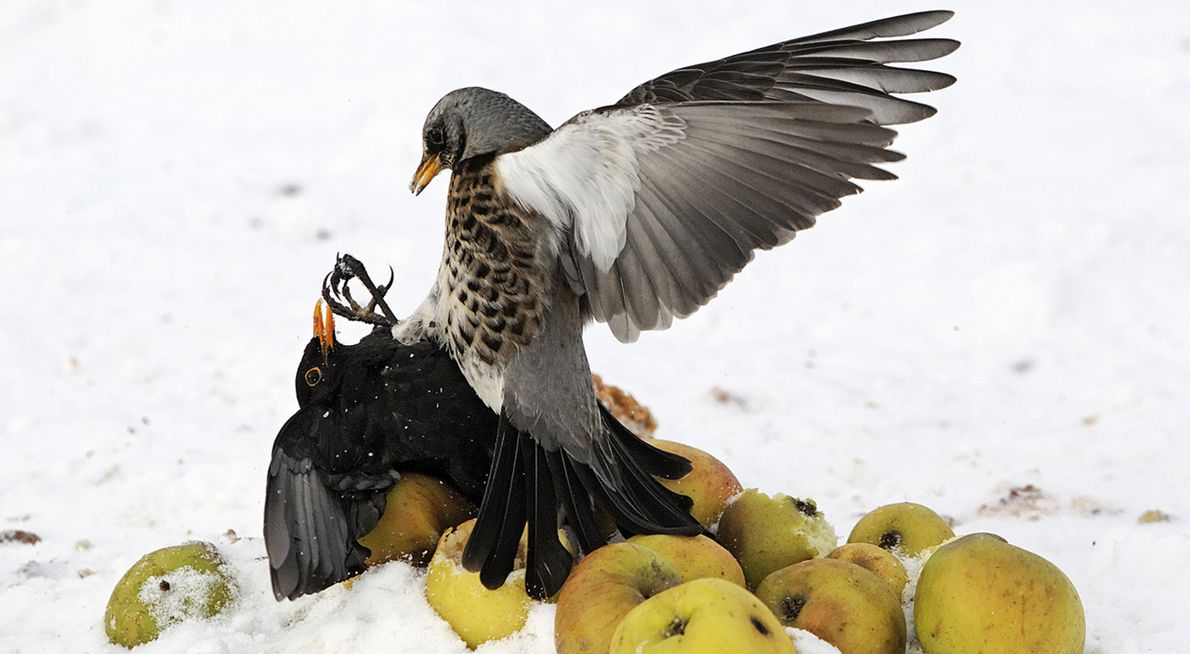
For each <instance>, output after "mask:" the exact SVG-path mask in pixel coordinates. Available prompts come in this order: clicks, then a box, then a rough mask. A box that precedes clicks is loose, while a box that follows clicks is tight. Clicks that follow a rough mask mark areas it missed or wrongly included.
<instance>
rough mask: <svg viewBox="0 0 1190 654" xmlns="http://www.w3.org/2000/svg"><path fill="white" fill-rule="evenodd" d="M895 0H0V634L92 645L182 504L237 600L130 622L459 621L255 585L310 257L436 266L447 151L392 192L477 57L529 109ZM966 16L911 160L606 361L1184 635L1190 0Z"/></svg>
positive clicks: (700, 431) (369, 595) (245, 626)
mask: <svg viewBox="0 0 1190 654" xmlns="http://www.w3.org/2000/svg"><path fill="white" fill-rule="evenodd" d="M895 5H896V6H895V7H894V6H890V3H887V2H878V1H876V0H863V1H861V2H852V3H847V4H846V5H845V6H844V5H840V4H839V3H822V2H804V1H801V0H798V1H796V2H785V3H772V4H771V5H770V6H755V7H754V6H749V9H748V11H747V12H743V11H740V10H739V9H738V5H735V4H732V3H710V2H697V3H696V2H683V3H680V4H678V3H638V2H627V1H616V2H605V3H587V4H578V5H574V6H571V5H552V4H546V3H540V4H535V5H534V4H522V3H511V2H505V3H500V4H499V5H495V6H486V5H485V6H484V8H482V9H481V8H480V7H479V6H477V5H472V4H464V3H456V4H448V5H444V4H442V3H437V4H427V3H396V2H392V3H388V2H376V3H371V4H357V3H330V2H298V3H285V4H283V5H273V6H270V5H267V4H252V5H247V4H244V3H236V2H227V1H222V2H203V3H177V2H168V1H163V2H156V3H107V2H97V1H88V0H44V1H38V0H28V1H24V2H22V1H17V2H6V3H3V4H0V281H3V283H4V287H5V288H6V289H8V290H9V291H10V292H12V293H13V294H12V295H10V296H9V300H8V301H7V302H6V303H5V304H6V306H5V307H4V309H3V310H2V315H3V318H2V319H0V360H2V361H4V362H5V364H6V374H5V375H4V378H5V381H4V383H3V385H2V386H0V388H2V390H3V397H4V406H5V410H4V412H3V415H2V416H0V443H2V444H3V449H2V453H3V456H0V479H3V483H2V484H0V531H3V530H8V529H22V530H26V531H30V532H33V533H36V534H37V535H39V536H40V537H41V538H42V541H41V542H40V543H38V544H34V545H28V544H24V543H19V542H10V543H2V544H0V652H6V653H7V652H44V651H70V652H110V651H119V650H118V648H116V647H114V646H110V645H108V644H107V643H106V640H105V638H104V635H103V625H102V616H103V608H104V604H105V602H106V601H107V597H108V594H109V593H110V591H111V589H112V587H113V586H114V585H115V583H116V581H117V580H118V579H119V577H120V576H121V575H122V574H123V572H124V571H125V570H126V569H127V568H128V567H129V566H130V565H131V564H132V563H133V562H134V561H136V560H137V559H138V558H139V557H140V556H141V555H142V554H144V553H145V552H148V551H150V550H152V549H155V548H158V547H162V546H166V545H173V544H177V543H180V542H182V541H185V540H188V539H202V540H209V541H212V542H215V543H216V544H217V545H218V546H219V548H220V551H221V552H222V553H223V555H224V556H225V557H226V558H228V560H229V563H230V566H231V568H232V571H233V573H234V575H235V577H236V579H237V584H238V585H239V588H240V594H239V597H238V599H237V601H236V603H235V604H234V605H233V606H232V607H231V608H230V609H229V610H228V611H227V612H226V613H225V614H224V615H222V616H220V617H218V618H216V619H214V620H211V621H198V622H187V623H184V624H181V625H179V626H177V627H175V628H173V629H171V630H170V631H168V632H166V633H165V634H164V635H163V636H162V638H161V639H160V640H158V641H156V642H154V643H152V644H150V645H147V646H145V647H143V648H142V649H141V650H139V651H143V652H145V653H146V654H149V653H153V652H191V653H194V654H207V653H219V652H241V651H262V652H288V651H312V652H341V651H371V650H380V649H383V650H384V651H389V652H419V653H421V652H446V653H449V652H464V651H465V648H464V646H463V645H462V643H461V642H460V641H459V640H457V639H456V638H455V637H454V636H453V634H452V632H451V631H450V629H449V628H448V627H447V626H446V625H445V624H444V623H443V622H441V621H440V620H438V619H437V618H436V617H435V615H434V614H433V612H432V611H431V609H430V608H429V607H428V605H427V604H426V603H425V601H424V599H423V597H422V595H421V589H420V584H421V583H422V580H423V573H421V572H419V571H415V570H414V569H412V568H410V567H408V566H405V565H400V564H395V565H389V566H385V567H383V568H381V569H378V570H375V571H372V572H369V573H368V574H366V575H364V576H363V578H361V579H360V580H359V582H358V583H356V584H355V585H354V587H353V588H352V589H351V590H346V589H344V588H341V587H338V588H333V589H330V590H328V591H326V592H324V593H321V594H319V595H317V596H315V597H309V598H303V599H301V600H299V601H296V602H292V603H291V602H285V603H277V602H274V601H273V599H272V595H271V592H270V591H269V585H268V578H267V577H268V575H267V566H266V564H265V561H264V560H263V557H264V548H263V544H262V542H261V540H260V538H259V533H260V520H261V511H262V497H263V490H264V478H265V470H266V466H267V464H268V459H269V448H270V445H271V442H272V439H273V437H274V435H275V434H276V431H277V429H278V428H279V427H280V425H281V424H282V422H283V421H284V419H285V418H286V417H288V415H289V414H290V412H291V411H292V410H293V408H294V406H295V403H294V399H293V395H292V384H293V374H294V370H293V368H294V366H295V365H296V363H297V361H298V359H299V357H300V354H301V351H302V348H303V347H304V345H305V343H306V341H307V340H308V339H309V338H310V332H309V329H310V328H309V315H310V311H311V308H312V304H313V302H314V299H315V295H316V292H317V289H318V287H319V284H320V282H321V280H322V276H323V275H324V274H325V273H326V272H327V271H328V270H329V269H330V266H331V264H332V263H333V260H334V253H335V252H336V251H348V252H351V253H353V254H354V255H356V256H357V257H359V258H360V259H361V260H363V261H364V262H365V263H367V264H368V265H370V266H371V267H372V268H373V269H374V270H376V269H381V270H382V269H383V266H384V265H385V264H389V263H391V264H392V266H393V267H394V269H395V271H396V278H397V289H396V291H394V296H396V297H395V298H393V299H394V300H395V304H396V305H397V306H395V307H394V308H395V309H397V310H398V312H399V313H406V312H408V311H409V310H411V309H412V308H413V307H414V306H416V304H417V303H418V302H419V301H420V299H421V298H422V296H423V294H424V293H425V291H426V289H427V288H428V287H429V284H430V282H431V280H432V279H433V276H434V272H435V269H436V266H437V262H438V256H439V252H440V251H439V248H440V244H441V240H440V239H441V232H442V226H441V212H442V206H443V201H442V197H443V193H444V187H445V181H444V180H443V181H437V182H435V183H434V184H433V185H431V187H430V188H429V189H427V191H426V192H425V193H423V194H422V196H421V197H419V198H416V199H415V198H413V197H412V196H410V195H409V193H408V192H407V190H406V185H407V183H408V179H409V177H410V175H411V174H412V171H413V168H414V167H415V166H416V163H417V160H418V157H419V155H420V151H419V143H418V138H419V129H420V126H421V122H422V119H423V117H424V114H425V112H426V111H427V110H428V109H429V108H430V107H431V106H432V105H433V103H434V102H435V101H436V100H437V99H438V97H440V96H441V95H442V94H443V93H444V92H446V91H448V90H450V89H452V88H456V87H460V86H465V85H470V84H482V85H485V86H489V87H492V88H495V89H499V90H502V91H505V92H507V93H509V94H510V95H512V96H513V97H515V98H518V99H519V100H521V101H522V102H524V103H525V104H527V105H528V106H530V107H533V108H535V109H536V110H538V111H539V112H540V113H541V114H542V116H543V117H545V118H546V119H547V120H549V121H550V122H551V123H553V124H558V123H559V122H561V121H562V120H564V119H566V118H567V117H569V116H570V115H571V114H573V113H575V112H577V111H579V110H582V109H586V108H590V107H594V106H599V105H601V104H606V103H607V102H609V101H612V100H614V99H615V98H618V97H620V95H622V94H623V93H624V92H626V91H627V90H628V89H629V88H631V87H632V86H634V85H635V84H636V83H638V82H640V81H642V80H644V79H647V78H648V77H650V76H652V75H654V74H657V73H661V72H663V71H666V70H669V69H672V68H675V67H677V66H680V65H683V64H687V63H691V62H697V61H705V60H707V59H710V58H714V57H718V56H722V55H725V54H729V53H732V52H738V51H741V50H745V49H748V48H752V47H756V46H759V45H762V44H765V43H770V42H773V41H776V40H779V39H781V38H787V37H789V36H793V35H801V34H805V33H809V32H815V31H820V30H825V29H829V28H834V27H838V26H843V25H847V24H851V23H854V22H859V21H863V20H868V19H873V18H877V17H881V16H885V15H889V14H893V13H898V12H903V11H911V10H919V9H927V8H935V7H934V6H932V5H929V4H925V3H922V2H917V1H912V2H898V3H895ZM563 7H565V8H563ZM958 9H959V14H958V16H957V17H956V18H955V19H954V20H953V21H951V22H950V23H949V24H947V25H945V26H943V27H942V28H940V29H938V30H936V32H937V33H938V35H944V36H952V37H955V38H959V39H961V40H962V41H963V42H964V45H963V48H962V49H960V50H959V51H958V52H956V53H955V54H954V55H951V56H950V57H948V58H947V59H945V60H943V62H941V63H940V64H938V68H940V69H942V70H946V71H947V72H951V73H954V74H956V75H957V76H958V77H959V79H960V81H959V83H958V84H957V85H956V86H954V87H953V88H951V89H948V90H946V91H944V92H941V93H937V94H933V95H932V96H930V97H929V98H928V99H927V101H928V102H930V103H931V104H934V105H935V106H937V107H938V108H939V113H938V115H937V116H935V117H934V118H931V119H930V120H928V121H926V122H925V123H922V124H920V125H913V126H907V127H905V128H903V129H902V130H901V132H902V136H901V138H900V139H899V140H898V143H897V147H898V149H900V150H901V151H903V152H905V153H907V154H908V155H909V158H908V160H907V161H905V162H903V163H900V164H897V165H895V167H894V170H895V172H896V173H897V174H898V175H900V177H901V179H900V180H899V181H897V182H893V183H872V184H869V185H868V187H869V188H868V192H867V193H865V194H863V195H862V196H859V197H855V198H850V199H848V200H847V201H846V202H845V204H844V206H843V208H842V209H840V210H838V211H835V212H833V213H832V214H830V215H828V216H825V217H824V218H823V219H822V220H821V222H820V224H819V226H818V227H817V228H815V229H813V230H810V231H809V232H806V233H805V234H803V235H801V236H799V237H798V239H797V241H796V242H795V243H793V244H791V245H789V246H787V247H784V248H781V249H779V250H776V251H773V252H769V253H765V254H762V255H761V256H759V257H758V258H757V260H756V261H755V262H754V263H753V264H752V265H751V266H750V267H749V268H748V269H747V270H745V271H744V272H743V273H742V274H741V275H740V276H739V277H738V278H737V280H736V281H735V282H733V283H732V284H731V285H729V286H728V287H727V288H726V289H725V290H724V291H723V292H722V293H721V294H720V297H719V298H717V299H716V300H715V301H714V302H712V303H711V304H710V305H709V306H708V307H707V308H706V309H704V310H702V311H700V312H699V313H698V314H696V315H695V316H693V317H692V318H690V319H688V320H685V321H682V322H680V323H678V324H677V325H675V326H674V327H673V328H672V329H670V330H669V331H667V332H664V333H655V334H645V335H644V336H643V337H642V338H641V340H640V341H639V342H638V343H636V344H634V345H631V346H624V345H620V344H618V343H616V342H615V340H614V339H613V338H612V337H611V335H610V333H608V332H607V330H606V329H604V328H602V327H601V328H597V329H592V330H591V331H590V332H589V335H588V348H589V353H590V357H591V359H592V362H593V366H594V368H595V370H596V371H598V372H600V373H602V374H603V375H604V378H605V379H607V380H608V381H609V382H611V383H615V384H619V385H622V386H624V387H626V388H627V389H629V390H630V391H632V392H633V393H635V394H636V395H637V397H639V398H641V399H642V400H643V401H644V402H645V404H647V405H649V406H650V407H651V408H652V409H653V410H654V412H655V413H656V415H657V416H658V418H659V421H660V425H661V427H660V431H659V436H661V437H663V438H671V439H677V440H682V441H686V442H688V443H690V444H692V445H695V446H697V447H701V448H703V449H707V450H709V451H711V452H712V453H714V454H715V455H716V456H718V457H719V458H720V459H722V460H723V461H724V462H725V463H727V464H728V465H729V466H731V467H732V468H733V469H734V470H735V472H736V473H737V475H738V476H739V477H740V478H741V479H742V480H743V481H744V483H745V485H748V486H757V487H760V488H761V489H762V490H764V491H766V492H769V493H773V492H786V493H790V494H794V495H798V496H809V497H813V498H814V499H815V500H817V502H818V505H819V506H820V507H821V508H822V510H823V511H824V512H825V513H826V516H827V519H828V520H830V521H831V522H832V523H833V524H834V525H835V527H836V529H837V530H838V531H839V533H846V532H847V531H848V530H849V529H850V527H851V526H852V525H853V524H854V522H855V521H856V520H857V519H858V517H859V516H860V515H861V514H862V513H863V512H865V511H867V510H869V509H871V508H874V507H875V506H878V505H880V504H885V503H889V502H895V501H902V500H912V501H917V502H921V503H924V504H927V505H929V506H931V507H933V508H935V509H936V510H938V511H940V512H941V513H943V514H945V515H948V516H950V517H952V518H953V519H954V520H955V523H956V531H958V532H959V533H970V532H975V531H993V532H997V533H999V534H1001V535H1003V536H1005V537H1006V538H1008V539H1009V540H1010V541H1011V542H1013V543H1015V544H1017V545H1019V546H1022V547H1024V548H1026V549H1029V550H1032V551H1035V552H1038V553H1040V554H1042V555H1043V556H1045V557H1047V558H1049V559H1050V560H1052V561H1054V562H1055V563H1056V564H1057V565H1058V566H1059V567H1061V568H1062V569H1063V570H1064V571H1065V572H1066V573H1067V574H1068V575H1069V576H1070V577H1071V579H1072V580H1073V581H1074V583H1075V585H1076V586H1077V588H1078V589H1079V591H1080V593H1081V594H1082V598H1083V602H1084V604H1085V606H1086V610H1087V616H1088V632H1089V634H1088V644H1087V651H1088V652H1096V653H1108V652H1111V653H1113V654H1116V653H1125V654H1126V653H1129V652H1145V651H1153V652H1170V651H1177V650H1180V649H1184V641H1185V638H1186V636H1187V629H1186V627H1185V619H1184V616H1185V609H1184V602H1183V601H1182V600H1181V593H1182V592H1184V589H1185V588H1186V587H1188V586H1190V535H1188V533H1187V531H1188V530H1187V527H1186V524H1187V523H1186V519H1187V516H1190V492H1188V491H1187V484H1186V482H1187V472H1186V467H1187V463H1188V462H1190V439H1188V438H1187V436H1190V434H1188V433H1187V429H1188V427H1187V424H1188V423H1190V421H1188V420H1187V417H1188V415H1190V414H1188V413H1187V409H1186V407H1187V400H1188V399H1190V398H1187V391H1186V387H1187V384H1188V382H1190V345H1188V342H1187V338H1188V337H1187V335H1188V334H1190V292H1188V291H1190V288H1188V287H1190V284H1188V282H1187V280H1190V232H1188V231H1187V228H1186V225H1187V219H1188V218H1190V215H1188V213H1187V202H1186V180H1187V179H1190V155H1188V154H1187V151H1188V148H1187V145H1188V144H1190V121H1187V120H1186V119H1185V112H1186V107H1187V106H1190V76H1188V75H1187V72H1186V71H1187V70H1190V6H1187V5H1186V4H1185V3H1183V2H1177V1H1173V0H1171V1H1166V2H1154V3H1148V4H1146V5H1145V8H1144V10H1143V11H1137V10H1130V9H1129V8H1128V6H1127V5H1124V4H1121V3H1085V2H1079V3H1076V2H1070V1H1063V2H1050V3H1043V4H1038V3H1026V2H1023V1H1015V2H1001V3H964V5H963V6H961V7H958ZM340 330H341V332H342V333H341V337H342V338H344V339H346V340H351V339H354V338H355V337H357V336H359V335H360V334H362V333H363V330H362V329H361V328H359V327H358V326H352V325H343V324H341V325H340ZM716 397H718V398H720V400H724V399H725V400H726V401H719V400H716V399H715V398H716ZM1029 484H1032V485H1033V486H1034V487H1035V488H1036V489H1039V490H1038V497H1037V498H1036V499H1035V500H1034V501H1032V503H1031V504H1030V505H1028V506H1025V507H1017V506H1015V504H1014V502H1015V500H1006V501H1005V502H1004V503H1001V500H1002V499H1005V498H1009V497H1010V496H1011V491H1012V489H1014V488H1015V489H1020V488H1024V487H1026V486H1028V485H1029ZM1150 509H1159V510H1161V511H1164V512H1166V513H1168V514H1169V515H1170V516H1172V520H1170V521H1168V522H1157V523H1150V524H1140V523H1139V522H1138V518H1139V517H1140V516H1141V514H1142V513H1144V512H1145V511H1147V510H1150ZM229 529H231V530H234V532H235V533H236V534H238V535H239V537H240V538H239V539H238V540H236V539H235V538H233V537H230V536H225V535H224V534H225V532H227V531H228V530H229ZM233 540H234V542H232V541H233ZM88 543H89V545H88ZM551 629H552V608H551V607H549V606H539V607H536V608H535V609H534V611H533V613H532V615H531V616H530V620H529V624H528V626H527V628H526V629H525V630H524V631H523V632H522V633H521V634H520V635H517V636H515V637H513V638H512V639H510V640H509V641H505V642H500V643H492V644H489V645H485V646H483V647H482V648H481V649H480V651H481V652H485V653H488V654H501V653H508V652H549V651H551V650H552V635H551Z"/></svg>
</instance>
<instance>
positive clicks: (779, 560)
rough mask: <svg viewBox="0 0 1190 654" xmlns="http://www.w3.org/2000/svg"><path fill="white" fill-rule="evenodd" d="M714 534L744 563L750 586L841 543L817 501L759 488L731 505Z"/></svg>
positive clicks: (750, 489)
mask: <svg viewBox="0 0 1190 654" xmlns="http://www.w3.org/2000/svg"><path fill="white" fill-rule="evenodd" d="M716 537H717V539H718V541H719V542H720V543H721V544H722V545H723V546H724V547H726V548H727V551H729V552H731V553H732V554H733V555H734V556H735V557H736V560H738V561H739V562H740V566H742V567H743V569H744V577H745V578H746V579H747V581H748V587H749V588H756V587H757V586H758V585H759V584H760V582H761V581H763V580H764V578H765V577H767V576H768V575H769V574H770V573H772V572H773V571H775V570H780V569H781V568H784V567H785V566H788V565H793V564H794V563H798V562H800V561H805V560H807V559H812V558H815V557H818V556H823V555H824V554H826V553H827V552H829V551H831V550H833V549H835V545H837V544H838V542H839V539H838V537H837V536H836V535H835V530H834V528H833V527H831V525H830V523H828V522H827V521H826V518H824V517H823V515H822V512H821V511H819V510H818V506H817V505H816V504H815V503H814V500H811V499H805V500H803V499H800V498H796V497H788V496H786V495H783V494H781V493H778V494H777V495H774V496H772V497H769V496H768V495H765V494H764V493H761V492H760V491H758V490H756V489H755V488H749V489H748V490H746V491H744V492H743V493H741V494H740V495H739V496H737V497H736V499H735V500H733V501H732V502H731V504H729V505H728V507H727V509H726V510H725V511H724V512H723V517H722V518H720V519H719V533H718V534H717V535H716Z"/></svg>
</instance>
